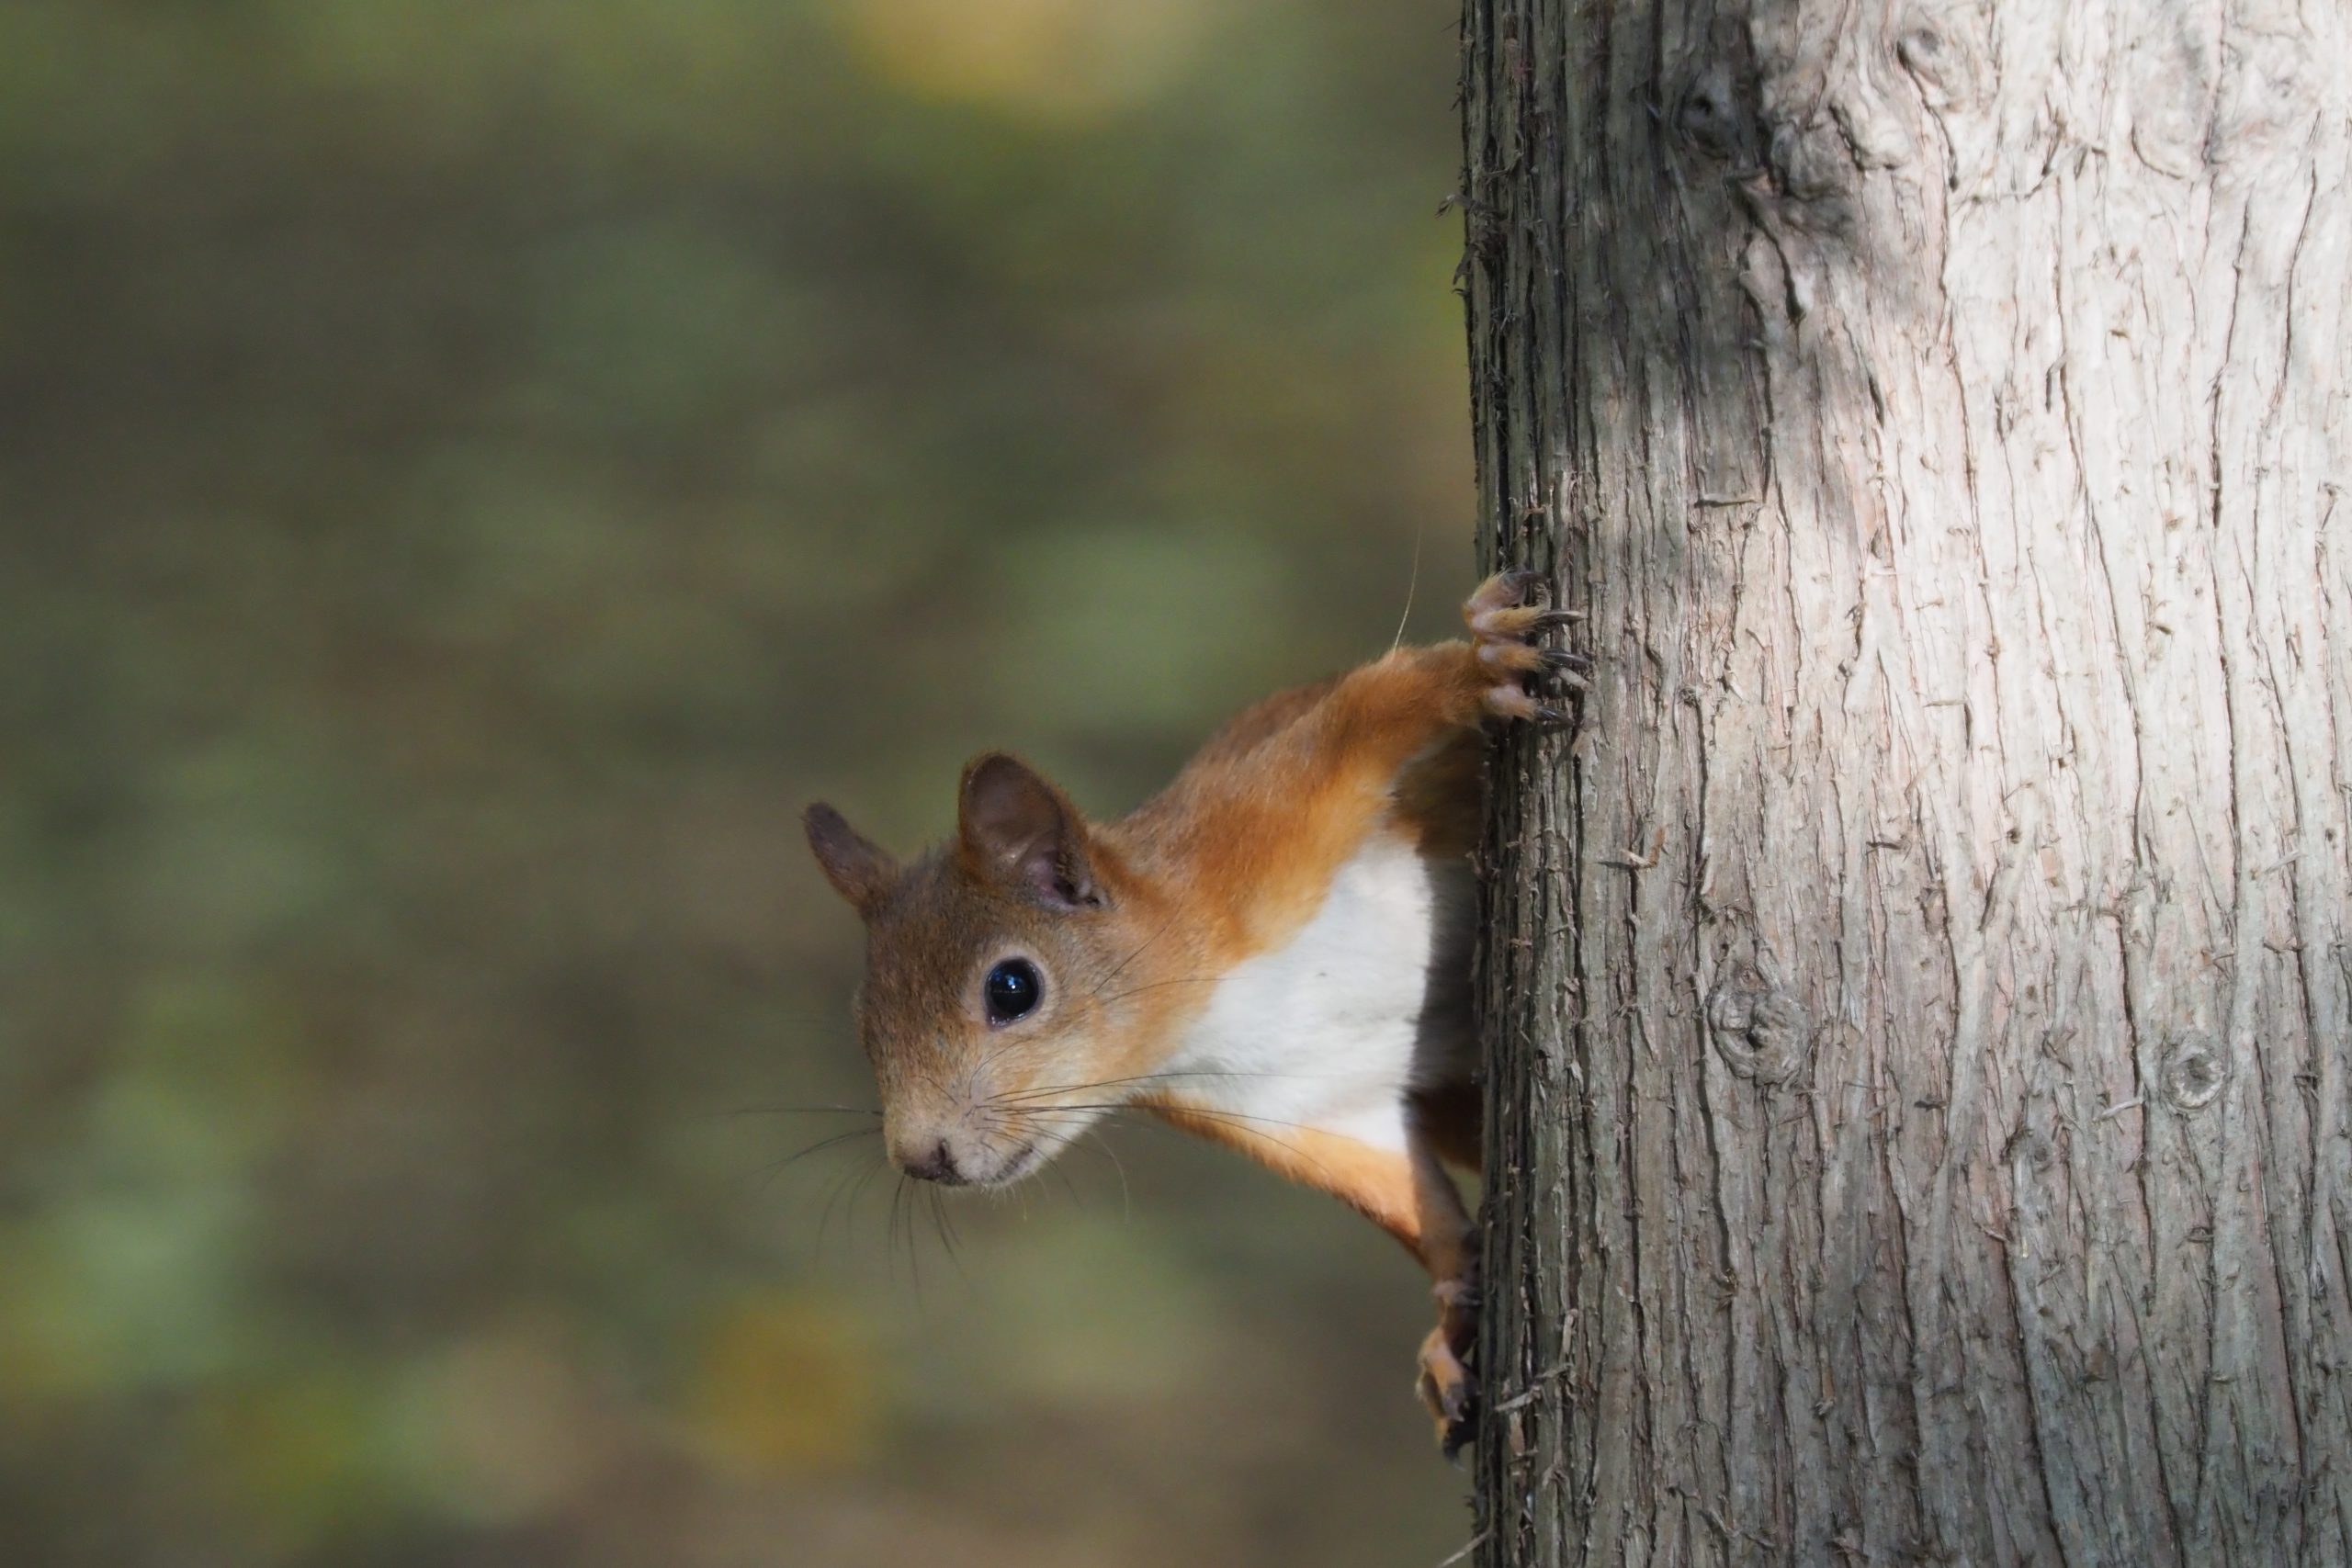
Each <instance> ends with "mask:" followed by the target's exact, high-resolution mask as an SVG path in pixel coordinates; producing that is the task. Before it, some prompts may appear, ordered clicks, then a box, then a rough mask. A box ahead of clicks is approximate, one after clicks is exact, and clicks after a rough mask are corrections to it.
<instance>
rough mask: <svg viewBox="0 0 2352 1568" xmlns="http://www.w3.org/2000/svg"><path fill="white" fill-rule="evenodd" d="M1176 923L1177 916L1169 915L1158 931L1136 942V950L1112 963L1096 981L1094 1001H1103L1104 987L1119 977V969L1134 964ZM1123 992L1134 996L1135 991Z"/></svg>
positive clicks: (1114, 998)
mask: <svg viewBox="0 0 2352 1568" xmlns="http://www.w3.org/2000/svg"><path fill="white" fill-rule="evenodd" d="M1175 923H1176V917H1175V916H1173V915H1170V916H1169V917H1168V919H1166V920H1164V921H1162V922H1161V923H1160V927H1159V930H1158V931H1154V932H1152V933H1151V934H1150V935H1149V936H1148V937H1146V938H1144V939H1143V941H1141V942H1137V943H1136V950H1135V952H1133V953H1128V954H1127V955H1126V956H1125V958H1122V959H1120V960H1119V961H1118V962H1117V963H1116V964H1113V965H1111V972H1110V973H1109V974H1108V975H1105V976H1103V978H1101V979H1100V980H1097V981H1096V982H1094V989H1093V991H1092V992H1091V993H1090V996H1091V999H1092V1000H1094V1001H1102V1000H1103V987H1106V986H1108V985H1109V984H1110V983H1111V982H1112V981H1114V980H1115V979H1117V978H1118V977H1119V971H1120V970H1122V969H1125V967H1126V966H1127V965H1128V964H1133V963H1134V962H1135V961H1136V959H1137V958H1138V957H1140V956H1141V955H1142V953H1143V950H1144V949H1145V948H1147V947H1149V946H1150V945H1151V944H1152V943H1153V942H1158V941H1159V939H1160V938H1161V937H1163V936H1166V935H1167V934H1168V931H1169V928H1170V926H1173V925H1174V924H1175ZM1121 994H1122V995H1126V996H1132V995H1133V994H1134V993H1133V992H1123V993H1121ZM1110 999H1111V1000H1112V1001H1114V1002H1115V1001H1117V1000H1118V999H1119V998H1118V997H1113V998H1110Z"/></svg>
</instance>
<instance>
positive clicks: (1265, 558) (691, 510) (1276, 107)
mask: <svg viewBox="0 0 2352 1568" xmlns="http://www.w3.org/2000/svg"><path fill="white" fill-rule="evenodd" d="M1453 73H1454V39H1453V10H1452V7H1451V6H1448V5H1444V4H1442V3H1439V0H499V3H495V4H491V3H485V0H141V3H137V4H133V3H130V0H6V5H5V6H0V1562H6V1563H8V1564H28V1565H30V1564H39V1565H42V1568H51V1565H56V1568H65V1565H79V1564H106V1565H109V1568H112V1565H118V1564H119V1565H143V1564H155V1565H165V1564H169V1565H174V1568H178V1565H197V1564H223V1565H236V1568H247V1565H257V1568H272V1565H279V1564H286V1565H318V1568H329V1565H335V1568H341V1565H359V1564H379V1563H380V1564H386V1565H391V1564H399V1565H401V1568H438V1565H444V1564H447V1565H458V1564H493V1563H494V1564H499V1565H501V1568H508V1565H522V1568H530V1565H534V1564H565V1565H570V1564H582V1565H596V1564H615V1565H619V1564H643V1563H652V1562H659V1563H662V1564H677V1565H684V1568H695V1565H700V1564H721V1563H724V1564H770V1563H775V1564H793V1565H797V1564H825V1565H833V1564H842V1565H853V1568H855V1565H865V1564H894V1565H895V1564H903V1563H910V1562H925V1563H940V1564H958V1565H962V1564H971V1565H978V1568H988V1565H990V1564H998V1563H1005V1564H1010V1563H1022V1564H1045V1565H1048V1568H1050V1565H1057V1564H1086V1565H1095V1564H1136V1565H1144V1568H1152V1565H1159V1564H1170V1565H1173V1564H1184V1565H1187V1568H1192V1565H1196V1564H1201V1563H1216V1564H1227V1565H1231V1564H1258V1563H1263V1564H1277V1563H1279V1564H1285V1565H1289V1564H1299V1563H1327V1562H1328V1563H1340V1562H1345V1563H1350V1564H1399V1565H1412V1568H1426V1565H1428V1564H1431V1563H1434V1562H1436V1561H1437V1560H1439V1559H1440V1558H1442V1557H1444V1556H1445V1555H1446V1554H1447V1553H1449V1552H1450V1551H1453V1549H1454V1548H1456V1547H1458V1546H1459V1545H1461V1544H1462V1542H1463V1540H1464V1537H1465V1536H1466V1534H1467V1530H1468V1526H1467V1522H1466V1516H1465V1515H1464V1511H1463V1509H1462V1507H1461V1494H1462V1492H1463V1490H1464V1482H1463V1480H1462V1478H1461V1476H1460V1475H1459V1474H1458V1473H1457V1472H1453V1471H1452V1470H1449V1469H1447V1468H1446V1467H1445V1466H1443V1465H1442V1464H1441V1463H1440V1461H1438V1460H1437V1458H1436V1456H1435V1455H1434V1453H1433V1452H1432V1450H1431V1446H1430V1435H1429V1432H1428V1429H1427V1427H1426V1426H1425V1425H1424V1423H1423V1421H1422V1419H1421V1417H1420V1416H1419V1412H1418V1409H1417V1407H1416V1406H1415V1405H1414V1404H1413V1401H1412V1399H1411V1395H1410V1393H1409V1389H1408V1384H1409V1371H1410V1355H1411V1351H1412V1348H1413V1347H1414V1344H1415V1342H1416V1341H1417V1339H1418V1337H1419V1334H1420V1332H1421V1330H1422V1329H1423V1327H1424V1326H1425V1320H1426V1314H1427V1306H1426V1300H1425V1296H1424V1292H1423V1287H1422V1284H1421V1282H1420V1280H1419V1278H1418V1276H1417V1274H1416V1272H1415V1270H1414V1269H1413V1268H1412V1266H1411V1265H1410V1264H1409V1263H1408V1260H1407V1259H1406V1258H1404V1257H1403V1256H1402V1255H1401V1254H1400V1253H1399V1252H1397V1249H1396V1248H1395V1247H1393V1245H1392V1244H1390V1243H1389V1242H1387V1241H1386V1240H1385V1238H1383V1237H1381V1236H1379V1235H1376V1234H1375V1233H1374V1232H1373V1231H1372V1230H1371V1228H1370V1227H1368V1226H1366V1225H1364V1224H1362V1223H1360V1222H1358V1221H1356V1220H1355V1219H1353V1218H1352V1217H1351V1216H1349V1215H1348V1214H1346V1213H1343V1212H1342V1211H1341V1210H1340V1209H1339V1208H1338V1206H1336V1205H1334V1204H1332V1203H1330V1202H1329V1201H1327V1200H1322V1199H1318V1198H1316V1197H1314V1196H1312V1195H1309V1194H1305V1193H1301V1192H1297V1191H1295V1190H1290V1189H1287V1188H1284V1187H1283V1186H1281V1185H1280V1184H1278V1183H1277V1182H1276V1181H1274V1180H1273V1179H1272V1178H1269V1177H1266V1176H1264V1175H1261V1174H1260V1173H1258V1172H1256V1171H1255V1170H1253V1169H1251V1168H1247V1167H1246V1166H1244V1165H1242V1164H1241V1163H1240V1162H1239V1161H1238V1160H1236V1159H1234V1158H1233V1157H1232V1156H1229V1155H1226V1154H1223V1153H1221V1152H1218V1151H1215V1150H1210V1149H1206V1148H1195V1147H1193V1145H1189V1144H1186V1143H1185V1142H1183V1141H1182V1140H1181V1139H1179V1138H1177V1137H1175V1136H1174V1135H1172V1134H1167V1133H1165V1132H1162V1131H1159V1130H1157V1129H1151V1128H1136V1129H1134V1130H1132V1131H1130V1132H1127V1133H1125V1134H1114V1135H1113V1136H1112V1138H1111V1140H1110V1151H1109V1153H1108V1154H1106V1155H1103V1156H1092V1155H1082V1156H1077V1157H1075V1158H1073V1159H1071V1160H1069V1161H1068V1162H1067V1168H1065V1169H1063V1170H1061V1171H1059V1172H1057V1173H1052V1174H1049V1175H1048V1176H1046V1178H1043V1179H1039V1180H1038V1181H1036V1182H1035V1183H1033V1184H1032V1186H1031V1187H1030V1188H1028V1189H1027V1190H1024V1191H1023V1192H1021V1193H1018V1194H1014V1195H1009V1196H1007V1197H1006V1198H1004V1199H1003V1200H1001V1201H995V1202H990V1201H965V1202H959V1203H956V1204H954V1205H953V1206H952V1207H949V1208H947V1209H945V1210H944V1211H941V1212H939V1213H934V1211H933V1204H932V1202H931V1201H930V1195H928V1194H923V1193H915V1192H902V1191H901V1190H900V1188H899V1183H898V1182H897V1180H896V1179H895V1178H894V1177H893V1176H891V1175H890V1174H889V1173H888V1172H887V1171H886V1170H884V1169H883V1168H882V1163H881V1158H880V1153H879V1150H878V1149H877V1148H876V1141H875V1140H874V1139H873V1138H871V1137H860V1136H851V1137H848V1138H846V1139H844V1140H843V1141H842V1142H840V1143H837V1144H834V1145H831V1146H823V1147H820V1146H818V1145H821V1144H823V1142H824V1140H827V1139H828V1138H831V1136H832V1135H833V1134H836V1133H842V1132H853V1133H854V1131H855V1130H856V1129H858V1128H860V1127H862V1126H864V1125H865V1123H864V1122H863V1121H862V1120H861V1119H860V1118H858V1117H856V1116H855V1115H854V1114H850V1115H843V1114H836V1113H832V1112H830V1111H821V1110H816V1109H809V1108H815V1107H824V1106H831V1105H842V1106H849V1107H858V1106H866V1105H870V1104H871V1103H872V1100H871V1091H870V1089H869V1087H868V1085H867V1083H866V1081H865V1070H864V1066H863V1063H862V1062H861V1060H860V1059H859V1056H858V1054H857V1051H856V1047H855V1044H854V1041H853V1040H852V1038H851V1035H850V1032H849V1029H848V1023H847V1018H848V993H849V989H850V987H851V985H852V984H853V982H854V976H855V971H856V966H857V962H858V932H857V930H856V927H855V922H854V919H852V918H851V917H850V915H849V914H848V913H847V911H846V910H845V909H843V908H841V907H840V906H838V905H837V904H836V903H835V902H834V901H833V900H832V899H831V897H830V896H829V895H828V894H827V893H826V892H825V890H824V888H823V886H822V884H821V883H820V881H819V879H818V878H817V877H816V875H815V874H814V873H813V870H812V868H811V866H810V865H809V862H808V859H807V856H806V852H805V851H804V849H803V848H802V845H801V843H800V841H799V837H798V829H797V820H796V818H797V811H798V808H799V807H800V806H801V805H802V804H803V803H804V802H806V801H807V800H808V799H809V798H811V797H812V796H815V795H825V796H828V797H831V798H832V799H834V800H836V801H838V802H840V803H841V804H842V805H843V806H844V807H847V808H848V809H849V810H850V812H851V814H852V816H853V818H854V819H856V820H857V821H858V822H859V823H860V824H861V826H863V827H865V829H867V830H868V831H870V832H872V833H874V834H876V836H877V837H880V838H882V839H884V840H886V841H888V842H891V843H894V844H896V845H898V846H899V847H901V848H911V847H912V846H913V845H914V844H915V843H917V842H918V841H920V840H923V839H925V838H929V837H933V836H935V835H937V834H939V833H940V832H942V831H943V830H944V829H945V828H946V826H947V824H948V821H949V817H950V810H951V804H952V802H951V793H952V787H953V780H954V778H955V774H956V768H957V766H958V764H959V763H960V762H961V761H962V760H963V759H964V758H965V757H966V756H967V755H968V754H969V753H971V752H973V751H975V750H980V749H982V748H984V747H987V746H991V745H1009V746H1012V747H1015V748H1017V749H1019V750H1023V751H1024V752H1026V753H1028V754H1029V755H1031V756H1032V757H1033V758H1035V760H1036V761H1039V762H1041V763H1042V764H1043V765H1045V766H1046V767H1047V768H1048V770H1049V771H1053V772H1055V773H1057V774H1059V775H1060V776H1061V777H1062V778H1063V779H1064V781H1065V782H1066V783H1067V784H1069V786H1070V788H1071V789H1072V790H1073V792H1074V793H1075V794H1076V795H1078V796H1079V798H1080V800H1081V802H1083V803H1084V804H1085V805H1087V806H1088V807H1090V808H1091V809H1093V810H1096V811H1098V812H1113V811H1116V810H1119V809H1123V808H1125V807H1127V806H1129V805H1131V804H1133V803H1134V802H1135V801H1136V800H1137V799H1139V798H1140V797H1141V796H1142V795H1145V794H1147V793H1148V791H1149V790H1150V789H1151V788H1152V787H1154V786H1155V785H1156V784H1159V783H1160V782H1162V781H1163V780H1164V779H1165V778H1166V776H1167V775H1168V774H1169V773H1170V771H1171V770H1172V769H1173V768H1174V766H1175V765H1176V764H1177V763H1178V762H1179V761H1181V760H1182V757H1183V756H1184V755H1185V754H1186V752H1187V750H1189V749H1190V748H1191V747H1192V746H1193V744H1195V743H1196V742H1197V741H1198V740H1199V739H1201V737H1202V736H1203V735H1204V733H1205V732H1206V731H1207V729H1208V728H1211V727H1212V726H1213V725H1214V723H1215V722H1216V720H1217V719H1218V718H1219V717H1220V716H1223V715H1224V714H1226V713H1227V712H1229V711H1230V710H1232V709H1233V708H1235V707H1237V706H1238V705H1241V704H1243V703H1245V702H1247V701H1249V700H1250V699H1251V698H1253V697H1255V696H1257V695H1259V694H1262V693H1263V692H1265V691H1267V690H1270V689H1272V688H1273V687H1274V686H1277V685H1280V684H1284V683H1288V682H1293V681H1296V680H1301V679H1306V678H1309V677H1312V676H1315V675H1317V674H1320V673H1323V672H1325V671H1329V670H1330V669H1332V668H1336V667H1339V666H1341V665H1344V664H1347V663H1349V662H1351V661H1353V660H1357V659H1359V658H1362V657H1364V656H1366V655H1367V654H1369V653H1372V652H1375V651H1377V650H1379V649H1383V648H1385V646H1386V645H1387V643H1388V642H1389V641H1390V639H1391V638H1392V637H1395V636H1396V635H1397V626H1398V624H1399V620H1400V616H1402V615H1404V614H1405V611H1406V607H1407V602H1408V590H1409V589H1410V585H1411V584H1412V582H1413V581H1414V579H1415V562H1416V558H1417V554H1418V557H1419V597H1418V602H1417V605H1416V608H1415V609H1414V611H1413V614H1412V616H1411V621H1412V633H1413V635H1426V634H1429V633H1430V632H1434V631H1438V630H1440V629H1442V627H1443V626H1445V625H1446V623H1447V621H1448V619H1449V617H1450V614H1451V609H1450V607H1451V604H1452V603H1453V601H1454V600H1455V599H1457V598H1458V596H1459V594H1460V592H1461V590H1462V588H1463V587H1464V584H1465V582H1466V581H1467V579H1468V576H1469V560H1468V554H1469V550H1468V542H1467V541H1468V534H1469V527H1468V525H1469V519H1470V513H1471V500H1472V496H1471V489H1470V475H1469V471H1468V468H1469V443H1468V439H1467V435H1466V430H1465V425H1466V415H1465V410H1464V378H1463V375H1462V332H1461V316H1460V309H1459V304H1458V301H1457V300H1456V299H1455V298H1454V296H1453V293H1452V290H1451V279H1452V276H1453V267H1454V264H1455V261H1456V259H1457V257H1458V255H1459V251H1460V230H1459V224H1458V220H1456V219H1454V218H1453V217H1450V216H1448V217H1442V216H1440V215H1439V213H1438V208H1439V206H1440V203H1441V202H1442V199H1443V198H1444V197H1446V196H1447V195H1448V194H1449V190H1450V188H1451V186H1452V183H1453V171H1454V168H1455V166H1456V157H1457V145H1458V143H1457V140H1456V133H1455V129H1454V121H1453V111H1452V107H1451V99H1452V93H1453ZM795 1108H798V1109H795ZM804 1151H806V1153H805V1156H804V1157H798V1158H795V1157H794V1156H803V1155H804ZM950 1227H952V1230H951V1228H950Z"/></svg>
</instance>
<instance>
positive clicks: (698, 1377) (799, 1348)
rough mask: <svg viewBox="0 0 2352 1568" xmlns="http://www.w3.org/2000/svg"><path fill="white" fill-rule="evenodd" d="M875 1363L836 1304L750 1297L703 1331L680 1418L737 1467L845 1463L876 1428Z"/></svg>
mask: <svg viewBox="0 0 2352 1568" xmlns="http://www.w3.org/2000/svg"><path fill="white" fill-rule="evenodd" d="M874 1368H875V1359H874V1346H873V1342H872V1338H871V1337H870V1336H869V1335H868V1333H867V1332H866V1330H865V1325H863V1324H861V1323H860V1322H858V1321H857V1320H856V1319H854V1318H853V1317H852V1316H851V1315H850V1314H849V1313H848V1312H847V1311H846V1310H845V1309H844V1308H843V1307H842V1305H840V1304H839V1303H834V1302H831V1301H829V1300H824V1299H821V1298H819V1297H816V1296H810V1295H799V1294H790V1295H786V1294H774V1295H760V1296H754V1297H751V1298H749V1299H745V1300H741V1301H738V1302H736V1303H733V1304H731V1305H729V1307H727V1308H725V1309H724V1310H723V1311H721V1312H720V1313H719V1314H718V1316H717V1317H716V1318H715V1319H714V1321H713V1322H712V1323H711V1325H710V1327H709V1329H708V1331H707V1333H705V1334H704V1336H703V1337H702V1340H701V1344H700V1346H699V1348H698V1354H697V1356H696V1364H695V1377H694V1382H693V1386H692V1388H691V1390H690V1391H689V1393H688V1400H687V1408H686V1412H685V1416H686V1420H687V1423H688V1426H689V1428H690V1430H691V1433H692V1435H693V1437H694V1438H695V1441H697V1442H698V1443H699V1444H701V1445H702V1446H704V1447H706V1448H707V1449H709V1450H711V1451H712V1452H713V1453H714V1454H716V1455H717V1456H718V1458H719V1459H721V1460H723V1461H726V1462H729V1463H730V1464H732V1465H735V1466H737V1467H739V1468H742V1469H747V1470H755V1471H809V1470H836V1469H847V1468H849V1467H851V1466H854V1465H856V1464H858V1463H860V1462H862V1461H865V1460H866V1459H867V1458H868V1457H869V1456H870V1455H871V1454H872V1452H873V1450H874V1448H875V1444H876V1438H878V1436H879V1434H880V1427H881V1423H880V1420H879V1414H880V1413H879V1410H878V1409H877V1400H878V1398H879V1391H878V1389H877V1388H876V1378H875V1374H874Z"/></svg>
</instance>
